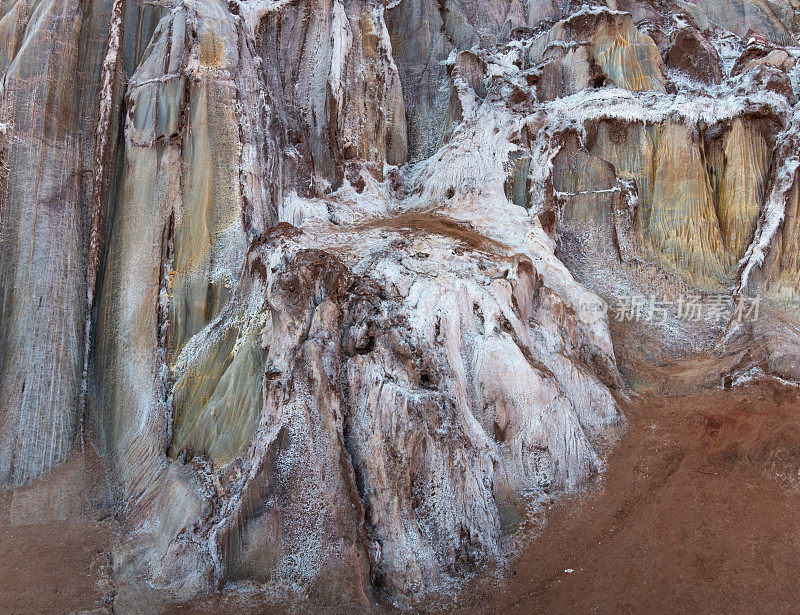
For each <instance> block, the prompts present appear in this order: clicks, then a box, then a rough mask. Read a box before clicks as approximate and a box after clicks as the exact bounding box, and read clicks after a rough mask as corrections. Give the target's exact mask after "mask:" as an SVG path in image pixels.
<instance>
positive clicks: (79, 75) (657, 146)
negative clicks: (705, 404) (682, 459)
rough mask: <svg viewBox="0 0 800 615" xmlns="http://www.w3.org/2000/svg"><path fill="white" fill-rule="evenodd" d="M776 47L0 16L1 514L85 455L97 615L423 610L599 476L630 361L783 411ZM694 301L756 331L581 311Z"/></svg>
mask: <svg viewBox="0 0 800 615" xmlns="http://www.w3.org/2000/svg"><path fill="white" fill-rule="evenodd" d="M797 27H798V23H797V14H796V6H795V3H793V2H788V1H787V2H783V1H779V0H738V1H737V2H729V1H727V0H726V1H724V2H723V1H721V0H720V1H717V0H703V1H701V0H696V1H692V2H689V1H682V0H678V1H676V2H657V1H656V0H652V1H646V2H633V1H631V2H627V1H623V0H608V2H606V3H603V2H594V3H588V4H585V5H581V4H580V3H576V2H569V1H567V0H564V1H560V0H552V1H546V0H540V1H538V0H526V1H524V2H523V1H517V0H514V1H508V0H444V1H439V2H437V1H435V0H399V1H393V2H390V3H384V2H383V1H381V0H241V1H232V2H226V1H223V0H198V1H196V2H177V3H172V4H170V5H169V6H167V5H161V4H158V3H152V2H144V1H143V0H113V1H112V0H108V1H105V2H101V1H100V0H98V1H97V2H77V0H38V1H36V2H24V1H22V0H15V1H11V0H9V1H8V2H5V3H4V4H3V5H2V6H1V7H0V233H1V234H0V485H3V486H4V487H5V488H10V489H17V490H19V489H21V488H23V486H25V487H24V488H26V489H27V488H29V484H30V483H31V482H33V481H36V480H37V479H40V478H42V477H43V476H45V475H47V474H49V473H50V472H51V471H53V470H54V469H56V468H57V467H59V466H60V465H61V464H63V463H64V462H65V461H66V460H67V459H68V458H69V457H70V456H79V455H81V454H82V453H83V452H84V451H86V449H87V448H88V449H91V450H95V451H96V452H97V453H98V454H99V455H100V458H101V459H102V460H103V465H104V467H105V470H106V473H107V478H108V481H109V483H110V484H111V485H113V487H112V488H111V489H110V492H109V494H108V496H107V499H108V500H109V502H111V503H112V504H113V506H114V507H115V508H116V510H117V511H118V512H119V514H120V517H121V518H122V519H124V520H125V523H126V527H127V530H128V533H127V534H126V537H125V540H124V541H123V543H122V544H121V545H120V546H119V548H118V550H117V553H116V554H115V558H114V561H115V578H116V583H117V586H118V590H119V594H118V606H119V607H120V608H121V609H124V608H126V607H127V608H131V609H134V610H136V609H145V610H146V609H147V608H148V605H149V604H150V601H152V600H156V599H161V598H158V597H157V596H156V594H159V595H161V596H162V598H163V596H169V597H172V598H177V599H187V598H190V597H192V596H194V595H196V594H199V593H202V592H207V591H212V590H215V589H220V588H222V587H223V586H224V585H225V583H226V582H229V581H253V582H256V583H260V584H263V585H265V586H267V587H271V588H273V589H274V590H275V591H276V592H278V595H281V596H286V595H287V594H293V595H299V596H308V597H311V598H312V599H313V600H316V601H318V602H320V603H323V604H332V603H336V602H344V603H348V604H356V605H368V604H369V603H370V602H373V601H376V600H379V599H382V598H383V599H388V600H390V601H392V602H395V603H397V604H401V605H412V604H415V603H417V602H419V601H422V600H424V599H425V598H426V596H429V595H431V594H434V593H436V592H438V591H441V590H446V589H447V588H451V587H452V586H453V583H456V584H458V583H460V582H462V581H463V580H464V579H465V578H466V577H467V576H468V575H469V574H471V573H473V572H475V571H478V570H481V569H486V568H487V567H490V566H493V565H496V564H497V563H498V562H500V561H501V560H502V558H503V551H504V549H503V545H504V544H505V543H504V537H505V536H507V535H508V534H509V533H511V532H513V531H514V530H515V528H517V527H518V526H519V525H520V523H522V522H523V521H524V520H525V519H526V517H527V516H528V515H529V514H530V513H531V511H533V510H535V509H536V508H537V506H539V505H540V503H541V502H542V501H544V500H546V499H547V498H548V497H551V495H552V494H557V493H561V492H564V491H568V490H572V489H575V488H577V487H579V486H580V485H582V484H584V483H586V481H587V480H588V479H590V477H591V476H592V475H593V474H594V473H595V472H597V470H598V469H599V467H600V466H601V465H602V463H601V460H600V459H599V458H598V453H597V450H596V446H595V444H596V441H597V438H598V437H603V435H604V434H605V433H606V432H607V431H608V429H609V427H610V426H611V425H613V424H615V423H617V422H619V421H620V415H619V411H618V407H617V397H618V396H620V395H625V394H626V391H627V390H628V389H629V388H630V387H633V388H645V389H646V388H647V386H648V383H647V382H643V381H642V380H641V378H639V377H638V376H637V371H636V365H637V361H660V362H664V361H668V360H670V359H674V358H676V357H678V356H682V355H685V354H687V353H688V352H689V349H690V348H696V347H697V344H700V345H701V346H702V347H703V350H704V352H706V353H716V354H715V355H714V356H717V357H718V358H719V362H718V368H717V369H716V371H715V370H710V371H709V381H714V380H715V379H716V380H718V381H719V382H722V381H723V380H725V379H726V378H727V381H732V380H733V379H734V378H739V379H741V378H742V377H745V376H746V375H747V374H752V373H768V374H773V375H776V376H779V377H781V378H783V379H787V380H797V379H800V362H799V361H798V360H797V357H798V354H799V351H798V340H797V335H796V333H793V332H794V331H795V328H794V327H795V326H796V324H795V323H796V312H794V311H792V310H796V308H797V305H798V302H800V294H798V290H797V289H798V284H800V213H799V211H798V210H799V209H800V187H799V186H798V169H800V159H798V154H797V149H798V146H799V144H798V139H799V138H800V137H799V136H798V135H800V130H798V123H797V122H798V121H797V119H796V118H795V116H794V113H795V108H796V107H795V104H796V100H797V93H798V92H797V91H796V87H797V84H798V83H799V82H798V72H797V71H798V67H797V65H796V57H797V56H798V54H800V49H798V48H797V47H795V46H794V36H795V35H794V32H795V31H796V29H797ZM687 292H688V293H697V294H700V295H706V296H708V295H711V296H715V297H722V301H723V302H726V301H727V302H730V301H731V300H732V298H733V297H739V296H741V295H745V296H748V295H749V296H755V295H757V294H761V295H763V296H764V314H765V316H764V318H763V319H762V320H760V321H759V322H757V323H748V324H742V323H739V322H737V321H736V320H735V319H731V320H730V322H729V321H728V320H726V321H725V322H722V323H692V324H690V325H688V324H686V323H683V322H678V321H676V320H674V319H673V320H672V321H670V322H667V323H649V324H648V323H637V324H633V323H628V324H625V323H622V324H620V323H616V324H615V323H614V322H613V321H612V322H610V320H609V318H612V319H613V314H612V315H611V316H610V317H609V316H608V315H604V314H599V315H598V317H596V318H595V317H592V316H591V314H590V315H588V316H587V313H586V305H587V303H590V304H591V303H595V304H599V303H600V302H601V299H605V300H607V301H610V300H613V299H614V298H615V297H618V296H619V295H625V294H640V295H643V296H655V295H656V294H659V295H672V296H674V295H676V294H678V293H687ZM612 331H613V335H612ZM621 372H622V375H621ZM623 376H624V378H623ZM42 497H46V496H42ZM154 592H155V593H154Z"/></svg>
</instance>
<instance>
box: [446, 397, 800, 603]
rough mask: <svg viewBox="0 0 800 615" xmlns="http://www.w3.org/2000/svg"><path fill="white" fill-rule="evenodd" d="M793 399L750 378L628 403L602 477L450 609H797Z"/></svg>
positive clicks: (798, 518)
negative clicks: (490, 582)
mask: <svg viewBox="0 0 800 615" xmlns="http://www.w3.org/2000/svg"><path fill="white" fill-rule="evenodd" d="M798 401H800V400H799V399H798V395H797V393H796V392H795V391H794V390H791V389H786V388H783V387H781V386H778V385H773V384H769V383H762V384H759V385H750V386H746V387H743V388H738V389H735V390H732V391H714V392H709V393H702V394H697V395H691V396H687V397H681V398H674V399H656V400H644V401H641V402H639V403H635V404H633V405H631V406H630V407H629V408H628V409H627V411H626V413H627V415H628V417H629V426H628V429H627V432H626V434H625V435H624V437H623V439H622V441H621V442H620V443H618V445H617V446H616V447H615V448H614V449H613V451H612V453H611V455H610V457H609V460H608V470H607V472H606V473H605V475H603V476H602V477H601V478H600V480H599V481H598V483H597V484H596V485H594V486H593V487H591V488H590V489H589V490H588V491H587V492H586V493H584V494H581V495H573V496H570V497H567V498H563V499H561V500H560V501H559V502H558V503H557V505H556V506H555V507H554V509H553V510H552V511H551V512H550V514H549V518H548V522H547V525H546V527H545V529H544V530H543V531H542V533H541V534H540V535H539V536H538V537H537V538H535V539H534V540H533V541H532V543H531V544H530V545H529V546H527V547H526V548H525V549H524V550H523V552H522V553H521V555H520V557H519V558H518V559H517V560H516V561H515V562H514V563H513V565H512V566H511V570H510V572H509V575H508V581H507V584H506V586H505V587H502V588H500V587H491V588H487V587H483V588H480V587H478V588H475V589H474V590H473V593H472V595H470V596H468V598H467V599H466V600H465V602H466V605H467V608H465V609H464V610H463V611H461V612H463V613H571V614H575V613H797V612H798V611H800V597H798V594H797V587H798V585H800V404H798ZM569 570H571V571H572V572H568V571H569Z"/></svg>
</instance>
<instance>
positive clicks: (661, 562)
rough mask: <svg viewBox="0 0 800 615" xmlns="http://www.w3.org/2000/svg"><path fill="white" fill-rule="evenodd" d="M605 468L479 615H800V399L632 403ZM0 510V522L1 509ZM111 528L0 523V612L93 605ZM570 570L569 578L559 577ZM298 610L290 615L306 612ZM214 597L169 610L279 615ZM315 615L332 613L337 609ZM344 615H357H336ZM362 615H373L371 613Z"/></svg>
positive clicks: (785, 391) (481, 583) (564, 501)
mask: <svg viewBox="0 0 800 615" xmlns="http://www.w3.org/2000/svg"><path fill="white" fill-rule="evenodd" d="M626 415H627V417H628V426H627V428H626V430H625V433H624V435H623V436H622V439H621V440H620V441H619V442H618V443H617V444H616V446H615V447H614V448H613V450H612V451H611V453H610V456H609V458H608V468H607V470H606V472H605V473H604V474H603V475H602V476H601V477H599V479H598V480H597V481H596V482H595V483H594V484H593V485H592V486H590V487H589V488H588V489H586V490H585V491H584V492H582V493H579V494H573V495H571V496H568V497H564V498H561V499H559V500H558V501H557V502H556V503H555V504H554V505H553V507H552V509H551V510H550V511H549V512H548V514H547V523H546V525H545V527H544V528H543V529H542V530H541V532H540V533H539V534H538V535H537V536H535V537H533V538H532V539H531V540H530V542H528V543H527V544H526V546H525V547H523V548H522V550H521V552H520V553H519V555H518V556H517V557H516V558H515V559H513V560H512V562H511V564H510V566H509V568H508V570H507V574H506V575H505V576H504V577H503V578H501V579H497V578H494V577H493V578H484V579H482V580H478V581H476V582H474V583H473V584H471V585H470V587H468V589H467V591H466V592H465V594H464V595H463V596H462V598H461V599H460V600H459V602H460V606H459V607H458V608H450V607H447V608H445V609H442V608H441V606H439V607H438V608H437V607H436V606H435V605H431V608H430V609H425V610H427V611H438V612H443V611H444V612H457V613H460V614H463V615H473V614H479V613H480V614H483V613H512V614H513V613H526V614H529V613H570V614H577V613H796V612H798V611H799V610H800V597H798V595H797V587H798V586H800V397H798V393H797V392H796V391H795V390H794V389H789V388H785V387H782V386H780V385H778V384H773V383H768V382H767V383H759V384H751V385H746V386H744V387H741V388H737V389H734V390H729V391H723V390H716V391H712V392H707V393H700V394H695V395H689V396H685V397H676V398H665V397H659V398H651V399H640V400H638V401H635V402H634V403H632V404H631V405H630V406H629V407H627V408H626ZM7 500H8V498H7V497H6V498H5V499H4V500H3V501H0V505H2V507H0V513H2V514H3V516H2V517H0V518H2V519H4V520H5V519H7V517H8V509H9V503H8V501H7ZM111 535H112V534H111V529H110V527H109V525H108V523H107V522H103V523H97V522H91V523H89V522H81V523H65V522H57V523H44V524H38V525H30V526H23V527H12V526H10V525H8V523H7V522H6V521H4V522H3V523H2V524H0V550H2V552H3V553H4V556H5V557H3V558H2V560H0V613H26V614H27V613H69V612H70V611H72V610H77V609H91V608H97V607H101V606H103V602H102V600H103V597H104V591H106V592H107V591H108V587H107V586H106V585H104V580H103V579H104V575H105V574H106V572H105V571H104V568H103V567H104V564H103V561H105V558H106V557H107V545H108V544H109V541H110V540H111ZM568 570H571V571H572V572H567V571H568ZM304 610H305V609H302V608H301V609H298V608H297V607H295V608H293V609H291V612H303V611H304ZM282 611H283V612H289V611H290V609H283V610H282V609H276V608H274V607H273V608H259V606H258V605H257V600H256V601H254V600H243V599H242V597H241V596H238V597H231V596H225V597H213V598H211V599H209V600H203V601H198V602H197V603H194V604H192V605H176V606H173V607H169V608H167V609H165V610H164V612H168V613H209V612H220V613H280V612H282ZM321 612H327V613H333V612H337V611H334V610H330V609H328V610H325V611H321ZM338 612H346V613H348V614H349V615H355V613H356V610H354V609H352V608H351V609H346V610H342V611H338ZM373 612H383V609H381V608H376V609H375V610H374V611H373Z"/></svg>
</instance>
